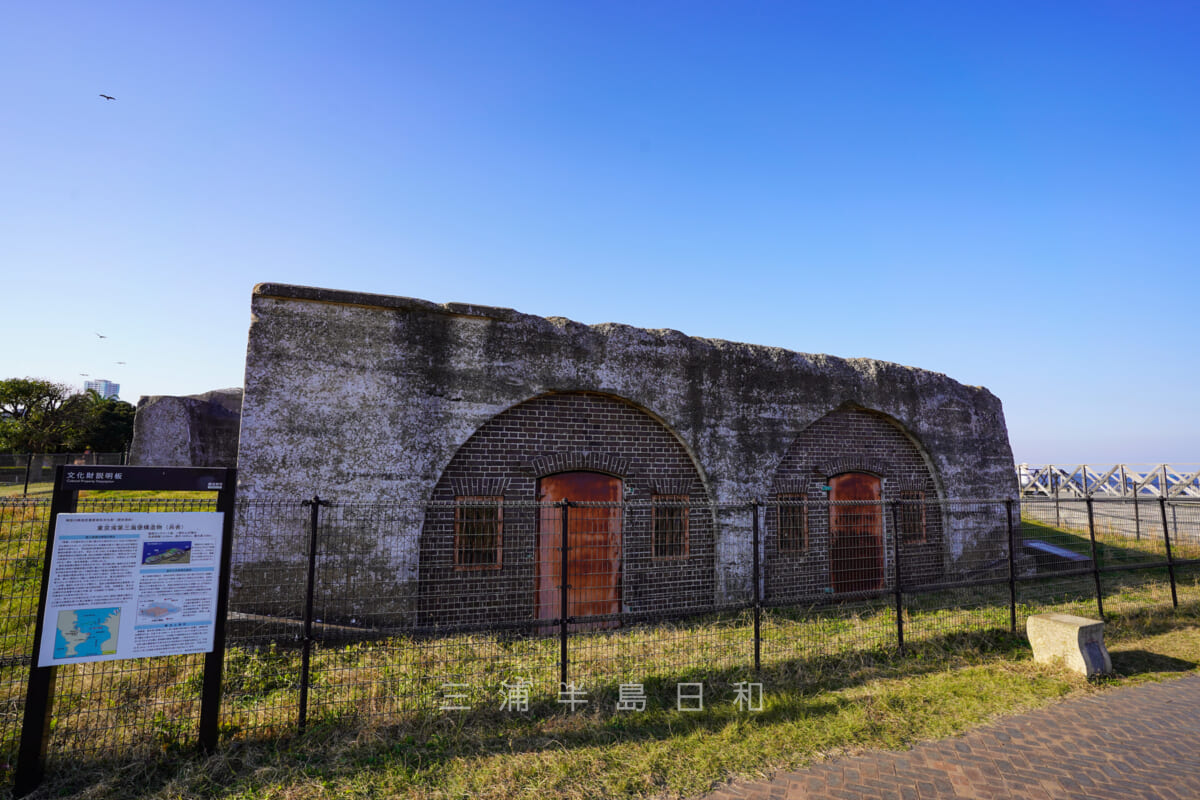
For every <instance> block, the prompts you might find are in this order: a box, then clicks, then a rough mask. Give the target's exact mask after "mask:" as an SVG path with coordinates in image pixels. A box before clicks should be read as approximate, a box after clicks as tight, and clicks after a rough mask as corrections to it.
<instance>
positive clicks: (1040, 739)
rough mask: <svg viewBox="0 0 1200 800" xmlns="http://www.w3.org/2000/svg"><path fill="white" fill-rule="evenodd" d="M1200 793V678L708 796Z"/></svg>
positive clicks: (879, 799)
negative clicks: (907, 749) (904, 750)
mask: <svg viewBox="0 0 1200 800" xmlns="http://www.w3.org/2000/svg"><path fill="white" fill-rule="evenodd" d="M959 797H967V798H981V799H982V798H987V800H991V798H1015V799H1016V800H1032V798H1038V800H1059V798H1072V800H1073V799H1074V798H1089V799H1090V798H1096V799H1097V800H1100V799H1103V800H1108V798H1112V799H1113V800H1118V798H1119V800H1127V798H1152V799H1153V800H1160V798H1168V799H1171V798H1178V800H1196V798H1200V675H1192V676H1189V677H1185V678H1180V679H1177V680H1171V681H1167V682H1165V683H1155V684H1147V685H1143V686H1136V687H1132V688H1128V689H1117V690H1113V691H1108V692H1104V693H1102V694H1098V695H1089V696H1087V697H1081V698H1077V699H1073V700H1066V701H1064V702H1061V703H1057V704H1055V705H1052V706H1049V707H1047V708H1043V709H1040V710H1038V711H1032V712H1029V713H1027V714H1021V715H1020V716H1016V717H1008V718H1006V719H1002V720H1000V721H999V722H995V723H993V724H990V725H987V726H985V727H982V728H977V729H975V730H973V731H971V732H970V733H967V734H965V735H964V736H961V737H958V738H955V739H946V740H943V741H940V742H929V743H926V744H922V745H918V746H917V747H914V748H913V749H912V750H909V751H907V752H901V753H891V752H880V751H874V752H869V753H863V754H861V755H857V756H853V757H846V758H838V759H835V760H832V761H828V762H825V763H822V764H818V765H816V766H814V767H811V768H809V769H803V770H800V771H798V772H787V773H780V774H779V775H776V776H775V779H774V780H771V781H760V782H755V783H742V784H733V785H730V786H726V787H724V788H722V789H720V790H718V791H717V792H715V793H713V794H711V795H709V798H708V800H735V798H736V800H800V798H815V799H817V800H930V799H931V798H959Z"/></svg>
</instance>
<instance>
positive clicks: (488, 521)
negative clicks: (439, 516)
mask: <svg viewBox="0 0 1200 800" xmlns="http://www.w3.org/2000/svg"><path fill="white" fill-rule="evenodd" d="M454 500H455V503H456V505H455V507H454V568H455V569H500V565H501V557H502V544H503V538H504V511H503V503H504V498H503V497H456V498H454Z"/></svg>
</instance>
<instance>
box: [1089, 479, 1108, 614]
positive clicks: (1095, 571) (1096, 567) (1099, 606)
mask: <svg viewBox="0 0 1200 800" xmlns="http://www.w3.org/2000/svg"><path fill="white" fill-rule="evenodd" d="M1092 502H1093V501H1092V498H1091V496H1088V498H1087V517H1088V538H1090V539H1091V540H1092V578H1093V579H1094V580H1095V581H1096V611H1097V613H1099V614H1100V620H1101V621H1102V622H1103V621H1104V595H1103V592H1102V591H1101V589H1100V557H1099V555H1098V554H1097V550H1096V520H1095V515H1094V514H1093V513H1092Z"/></svg>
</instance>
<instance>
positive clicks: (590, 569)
mask: <svg viewBox="0 0 1200 800" xmlns="http://www.w3.org/2000/svg"><path fill="white" fill-rule="evenodd" d="M537 497H538V502H539V503H560V502H562V501H563V500H568V501H570V502H571V503H572V505H571V506H570V507H569V508H568V509H567V581H566V583H567V586H568V587H569V589H568V591H567V616H570V617H590V616H600V615H606V614H617V613H619V612H620V610H621V538H622V537H621V507H620V502H621V479H620V478H616V477H613V476H612V475H606V474H604V473H600V472H560V473H557V474H554V475H546V476H545V477H543V478H541V479H540V480H539V481H538V493H537ZM575 503H581V504H582V505H579V506H575V505H573V504H575ZM562 534H563V529H562V509H561V508H559V507H543V508H542V511H541V515H540V520H539V524H538V579H537V618H538V619H556V618H558V617H559V616H560V615H561V614H562V608H563V602H562V601H563V597H562V589H561V587H562V584H563V580H562V539H563V535H562ZM616 625H617V620H602V621H600V622H597V623H594V624H590V625H588V626H587V627H602V628H610V627H614V626H616ZM573 627H575V628H576V629H578V628H579V627H581V626H573Z"/></svg>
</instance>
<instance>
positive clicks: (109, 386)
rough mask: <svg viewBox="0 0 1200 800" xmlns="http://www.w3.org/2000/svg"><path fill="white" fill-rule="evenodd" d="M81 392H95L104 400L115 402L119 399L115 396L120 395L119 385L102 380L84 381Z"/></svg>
mask: <svg viewBox="0 0 1200 800" xmlns="http://www.w3.org/2000/svg"><path fill="white" fill-rule="evenodd" d="M83 390H84V391H85V392H95V393H96V394H98V395H100V396H101V397H103V398H104V399H105V400H117V399H119V398H118V397H117V395H118V394H120V393H121V384H119V383H113V382H112V381H106V380H103V379H101V380H98V381H84V382H83Z"/></svg>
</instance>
